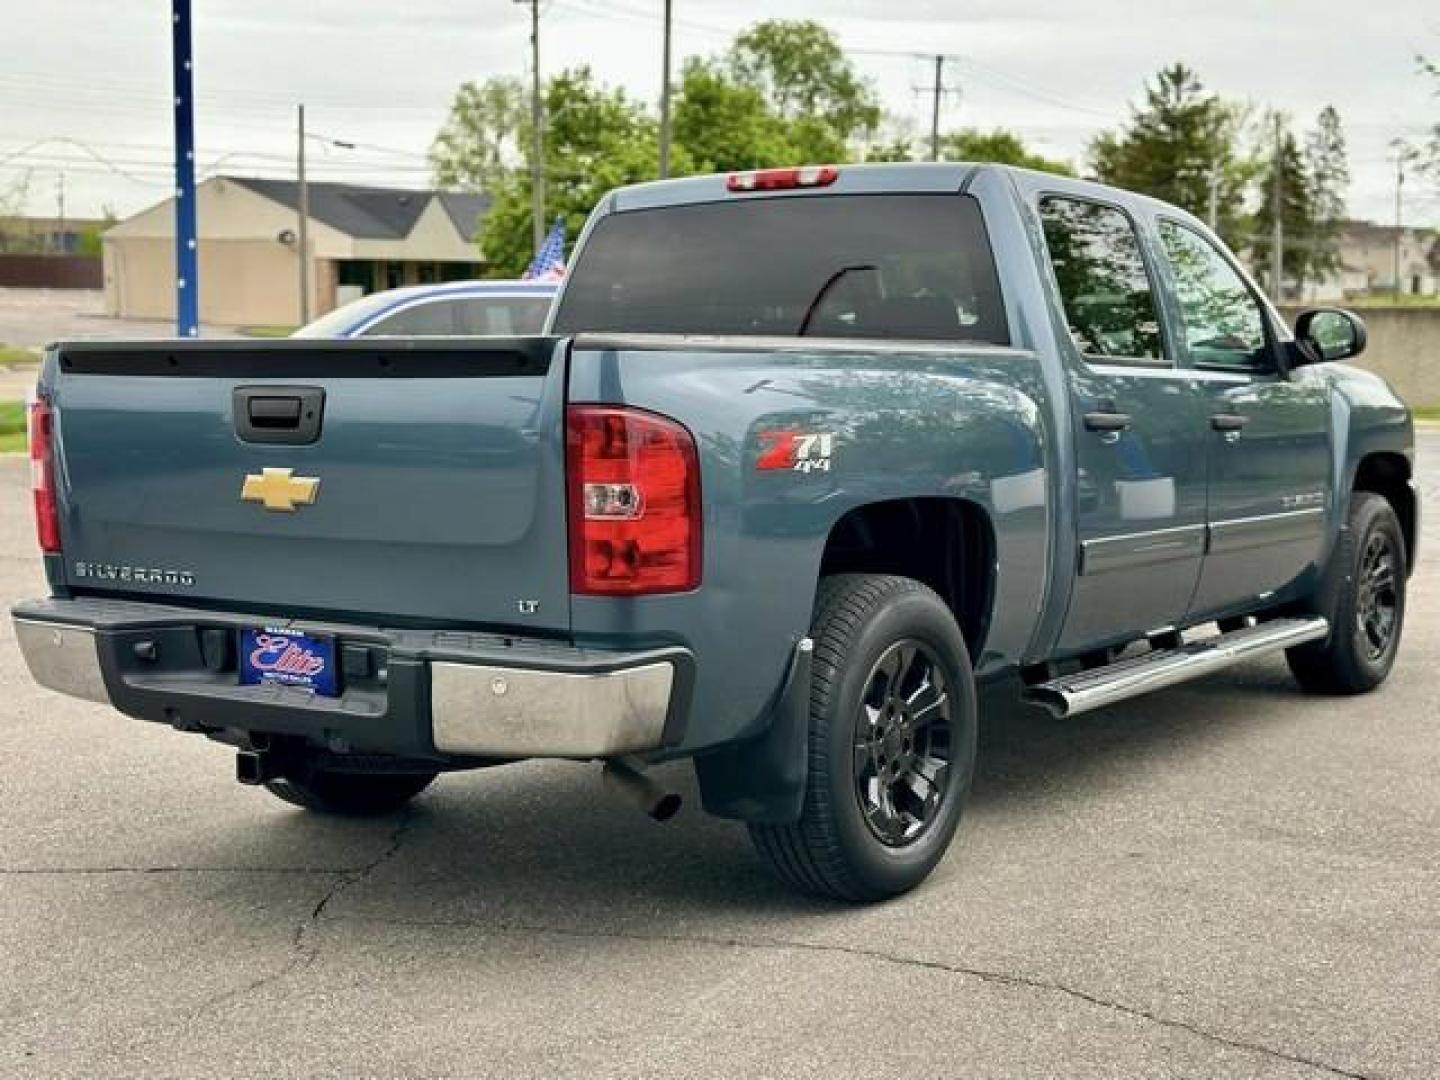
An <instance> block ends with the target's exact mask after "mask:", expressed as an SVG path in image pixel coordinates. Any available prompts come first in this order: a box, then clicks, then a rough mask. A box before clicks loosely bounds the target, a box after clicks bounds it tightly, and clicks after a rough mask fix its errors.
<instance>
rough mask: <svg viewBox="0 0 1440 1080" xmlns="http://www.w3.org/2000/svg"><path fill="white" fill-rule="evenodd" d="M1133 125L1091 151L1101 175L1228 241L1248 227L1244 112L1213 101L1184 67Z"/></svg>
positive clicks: (1170, 72) (1160, 86)
mask: <svg viewBox="0 0 1440 1080" xmlns="http://www.w3.org/2000/svg"><path fill="white" fill-rule="evenodd" d="M1131 112H1132V115H1131V118H1130V122H1129V123H1128V124H1127V125H1125V126H1124V127H1122V128H1121V129H1120V130H1118V131H1111V132H1105V133H1104V134H1102V135H1100V136H1099V137H1098V138H1096V139H1095V140H1094V142H1092V143H1091V144H1090V160H1091V164H1092V165H1093V167H1094V170H1095V175H1096V176H1097V177H1098V178H1099V179H1100V180H1101V181H1103V182H1105V183H1107V184H1114V185H1116V186H1117V187H1123V188H1128V189H1130V190H1132V191H1139V192H1143V193H1145V194H1147V195H1153V196H1155V197H1156V198H1159V199H1164V200H1165V201H1166V202H1170V203H1174V204H1175V205H1177V206H1180V207H1183V208H1185V209H1186V210H1189V211H1190V212H1191V213H1193V214H1196V215H1197V216H1199V217H1202V218H1206V217H1209V216H1210V211H1211V208H1212V207H1213V209H1214V219H1215V223H1216V226H1217V229H1218V231H1219V232H1220V234H1221V235H1222V236H1225V237H1226V238H1227V239H1233V238H1237V237H1238V236H1239V235H1240V233H1241V230H1242V228H1243V226H1244V205H1245V192H1246V188H1247V187H1248V186H1249V181H1250V179H1251V176H1252V175H1253V171H1254V169H1253V163H1252V162H1249V161H1247V160H1246V159H1244V158H1243V157H1241V156H1240V155H1239V154H1237V152H1236V145H1237V142H1238V137H1239V135H1240V131H1241V129H1242V128H1243V126H1244V122H1245V113H1244V110H1243V109H1241V108H1239V107H1237V106H1235V105H1233V104H1231V103H1227V102H1226V101H1224V100H1222V99H1221V98H1220V97H1218V96H1217V95H1215V94H1211V93H1208V92H1207V91H1206V90H1205V87H1204V86H1203V85H1202V84H1201V82H1200V80H1199V78H1198V77H1197V76H1196V74H1195V72H1193V71H1192V70H1190V69H1189V68H1187V67H1186V66H1185V65H1184V64H1174V65H1172V66H1171V67H1167V68H1164V69H1162V70H1161V71H1160V72H1159V73H1158V74H1157V75H1156V77H1155V81H1154V82H1153V83H1152V84H1150V85H1147V86H1146V88H1145V103H1144V105H1143V106H1141V107H1138V108H1132V110H1131Z"/></svg>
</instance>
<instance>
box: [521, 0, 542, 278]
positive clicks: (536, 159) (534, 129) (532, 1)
mask: <svg viewBox="0 0 1440 1080" xmlns="http://www.w3.org/2000/svg"><path fill="white" fill-rule="evenodd" d="M515 2H516V3H517V4H529V5H530V216H531V217H532V218H533V221H532V222H531V225H532V230H531V231H532V233H533V238H534V241H535V250H536V251H537V252H538V251H539V250H540V248H541V246H542V245H543V244H544V243H545V165H544V162H543V161H541V155H542V154H543V153H544V151H545V131H544V123H545V113H544V111H543V110H542V109H541V107H540V0H515Z"/></svg>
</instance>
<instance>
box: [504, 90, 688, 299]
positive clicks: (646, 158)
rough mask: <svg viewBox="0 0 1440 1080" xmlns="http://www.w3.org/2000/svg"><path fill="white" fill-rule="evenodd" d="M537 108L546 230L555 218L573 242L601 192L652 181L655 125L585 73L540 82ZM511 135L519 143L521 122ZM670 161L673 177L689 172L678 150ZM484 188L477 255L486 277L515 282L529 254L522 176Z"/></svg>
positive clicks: (515, 173)
mask: <svg viewBox="0 0 1440 1080" xmlns="http://www.w3.org/2000/svg"><path fill="white" fill-rule="evenodd" d="M544 106H545V118H546V120H545V123H546V128H545V161H544V168H545V186H546V191H545V212H546V217H547V218H548V220H547V222H546V227H547V228H548V227H549V225H550V224H551V223H552V222H554V221H555V220H556V219H557V218H558V219H563V220H564V222H565V228H566V232H567V233H568V235H569V236H570V237H571V238H572V239H573V238H574V237H575V236H576V235H577V234H578V233H579V232H580V229H581V227H582V226H583V225H584V224H585V219H586V217H588V216H589V214H590V211H591V210H592V209H593V208H594V206H595V204H596V203H597V202H599V201H600V198H601V196H603V195H604V194H605V193H606V192H607V191H609V190H610V189H611V188H614V187H619V186H621V185H622V184H633V183H635V182H637V181H640V180H649V179H652V178H653V177H654V176H655V163H656V160H657V155H658V140H657V133H656V126H655V121H654V120H653V119H652V118H651V117H650V116H649V115H648V113H647V112H646V110H645V109H644V108H643V107H642V106H641V105H640V104H639V103H637V102H635V101H633V100H631V99H630V98H629V97H627V96H626V94H625V92H624V91H623V90H616V89H610V88H607V87H603V86H600V85H599V84H597V83H596V82H595V79H594V76H593V75H592V74H591V72H590V69H589V68H585V67H581V68H575V69H573V70H569V71H562V72H561V73H559V74H558V75H556V76H554V77H553V78H551V79H550V80H548V82H547V83H546V86H545V100H544ZM519 135H520V140H521V145H522V146H524V145H526V144H527V141H528V139H529V121H528V119H527V120H525V121H524V122H522V124H521V125H520V132H519ZM674 160H675V167H676V171H677V172H684V171H687V170H688V169H689V168H690V162H689V157H688V155H687V154H686V153H685V152H684V150H683V148H680V147H677V148H676V153H675V159H674ZM488 190H489V192H490V194H491V196H492V202H491V206H490V211H489V213H488V214H487V215H486V217H485V222H484V227H483V232H482V235H481V238H480V249H481V251H482V252H483V253H484V255H485V258H486V262H487V264H488V267H487V268H488V272H489V273H490V274H491V275H492V276H494V277H517V276H519V275H520V274H521V273H523V272H524V270H525V267H526V266H527V265H529V263H530V260H531V258H532V257H533V255H534V252H533V250H532V239H531V236H532V234H531V209H532V204H531V193H530V177H529V173H528V171H527V170H526V169H523V168H521V169H511V170H507V171H504V172H502V173H501V174H500V175H499V178H498V179H497V180H495V181H494V182H492V183H491V185H490V186H489V188H488Z"/></svg>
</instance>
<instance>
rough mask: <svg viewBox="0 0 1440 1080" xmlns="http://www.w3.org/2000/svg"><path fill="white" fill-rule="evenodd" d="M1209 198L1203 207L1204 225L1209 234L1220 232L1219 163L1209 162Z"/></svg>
mask: <svg viewBox="0 0 1440 1080" xmlns="http://www.w3.org/2000/svg"><path fill="white" fill-rule="evenodd" d="M1208 179H1209V189H1210V197H1209V200H1208V202H1207V204H1206V207H1205V224H1206V225H1209V226H1210V231H1211V232H1219V231H1220V162H1218V161H1212V162H1210V176H1209V178H1208Z"/></svg>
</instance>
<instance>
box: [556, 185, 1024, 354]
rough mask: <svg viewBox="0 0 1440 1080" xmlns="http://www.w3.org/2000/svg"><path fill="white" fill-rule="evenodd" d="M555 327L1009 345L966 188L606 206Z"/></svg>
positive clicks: (975, 208)
mask: <svg viewBox="0 0 1440 1080" xmlns="http://www.w3.org/2000/svg"><path fill="white" fill-rule="evenodd" d="M553 330H554V332H555V333H558V334H573V333H581V332H585V331H609V332H621V333H625V332H629V333H670V334H722V335H726V334H733V335H758V336H782V337H789V336H806V337H844V338H885V339H902V340H904V339H909V340H924V341H972V342H983V343H987V344H993V345H1006V344H1009V340H1010V336H1009V330H1008V327H1007V324H1006V319H1005V309H1004V305H1003V303H1002V301H1001V296H1000V285H999V281H998V278H997V274H996V270H995V258H994V255H993V254H992V252H991V250H990V242H989V239H988V238H987V236H986V233H985V226H984V222H983V220H982V219H981V216H980V208H979V205H978V204H977V203H976V201H975V200H974V199H973V198H971V197H970V196H965V195H822V196H788V197H786V196H782V197H769V198H766V197H761V198H737V199H735V200H733V201H726V202H716V203H701V204H696V205H689V206H668V207H663V208H658V209H653V210H632V211H626V212H623V213H617V214H610V215H608V216H606V217H603V218H601V219H600V220H599V222H597V223H596V226H595V228H594V230H593V231H592V233H591V235H590V237H589V239H588V240H587V241H586V244H585V247H584V249H583V251H582V252H581V254H580V257H579V259H578V260H577V262H576V264H575V267H574V269H573V270H572V272H571V277H570V282H569V284H568V285H567V286H566V288H565V293H564V298H563V299H562V301H561V304H560V308H559V310H558V311H557V312H556V316H555V322H554V325H553Z"/></svg>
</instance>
